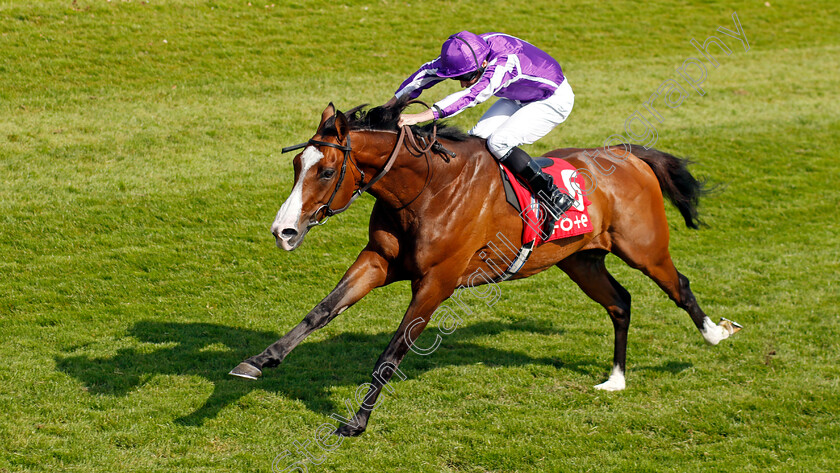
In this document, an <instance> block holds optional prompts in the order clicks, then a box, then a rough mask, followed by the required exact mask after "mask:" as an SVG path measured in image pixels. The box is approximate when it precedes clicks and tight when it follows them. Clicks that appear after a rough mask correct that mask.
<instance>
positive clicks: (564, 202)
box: [501, 148, 575, 238]
mask: <svg viewBox="0 0 840 473" xmlns="http://www.w3.org/2000/svg"><path fill="white" fill-rule="evenodd" d="M501 162H502V163H504V165H505V166H507V168H508V169H510V170H511V171H513V173H514V174H516V175H517V176H518V177H521V178H522V179H523V180H525V181H526V182H527V183H528V184H529V185H530V186H531V190H532V191H534V192H535V193H536V194H537V197H538V198H539V199H540V201H541V202H542V203H543V207H544V208H545V209H546V211H545V212H543V214H544V217H545V221H544V222H543V236H544V237H545V238H548V237H549V236H550V235H551V234H552V233H554V224H555V223H557V220H559V219H560V217H562V216H563V214H564V213H565V212H566V211H567V210H569V208H571V206H572V205H574V203H575V199H573V198H572V197H571V196H570V195H569V194H566V193H565V192H562V191H561V190H560V189H558V188H557V186H556V185H554V179H552V177H551V176H549V175H548V174H546V173H544V172H543V171H542V169H541V168H540V166H539V164H537V162H536V161H534V160H533V159H531V157H530V156H528V153H526V152H525V151H522V150H521V149H519V148H512V149H511V150H510V152H509V153H508V154H507V155H505V157H504V158H503V159H502V160H501Z"/></svg>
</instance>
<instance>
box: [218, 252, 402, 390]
mask: <svg viewBox="0 0 840 473" xmlns="http://www.w3.org/2000/svg"><path fill="white" fill-rule="evenodd" d="M392 280H393V276H392V274H391V272H390V271H389V263H388V260H386V259H385V258H384V257H383V256H382V255H381V254H380V253H378V252H376V251H373V250H370V249H365V250H363V251H362V252H361V254H359V257H358V258H356V261H355V262H354V263H353V265H351V266H350V269H348V270H347V272H346V273H345V274H344V277H343V278H341V281H339V282H338V284H337V285H336V286H335V289H333V290H332V291H331V292H330V293H329V294H328V295H327V297H325V298H324V299H323V300H322V301H321V302H319V303H318V305H316V306H315V308H313V309H312V310H311V311H310V312H309V313H308V314H306V317H304V318H303V320H302V321H301V322H300V323H299V324H298V325H297V326H296V327H295V328H293V329H292V330H291V331H289V333H287V334H286V335H285V336H284V337H283V338H281V339H280V340H278V341H276V342H274V343H273V344H272V345H271V346H269V347H268V348H266V349H265V350H264V351H263V352H262V353H260V354H259V355H256V356H252V357H251V358H248V359H247V360H245V361H244V362H242V363H240V364H239V365H238V366H237V367H236V368H234V369H233V370H231V372H230V374H231V375H234V376H240V377H243V378H249V379H256V378H257V377H259V376H260V375H261V374H262V369H263V368H266V367H272V366H277V365H279V364H280V363H281V362H282V361H283V359H284V358H286V355H288V354H289V352H291V351H292V350H293V349H294V348H295V347H296V346H298V344H299V343H300V342H302V341H303V339H305V338H306V337H307V336H308V335H309V334H310V333H312V332H314V331H315V330H318V329H319V328H321V327H323V326H325V325H327V324H328V323H329V322H330V321H331V320H332V319H333V318H335V316H337V315H338V314H340V313H342V312H343V311H344V310H345V309H347V308H348V307H350V306H351V305H353V304H355V303H356V302H358V301H359V299H361V298H362V297H364V296H365V295H366V294H367V293H368V292H370V291H371V290H372V289H374V288H377V287H379V286H383V285H386V284H389V283H391V282H392Z"/></svg>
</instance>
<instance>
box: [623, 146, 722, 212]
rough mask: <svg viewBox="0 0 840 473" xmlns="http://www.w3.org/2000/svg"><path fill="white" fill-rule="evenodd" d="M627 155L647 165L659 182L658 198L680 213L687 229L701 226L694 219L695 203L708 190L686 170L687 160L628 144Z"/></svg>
mask: <svg viewBox="0 0 840 473" xmlns="http://www.w3.org/2000/svg"><path fill="white" fill-rule="evenodd" d="M630 152H631V153H633V154H634V155H635V156H637V157H638V158H639V159H641V160H642V161H644V162H645V163H647V165H648V166H650V168H651V169H652V170H653V173H654V174H655V175H656V179H657V180H658V181H659V188H660V189H661V190H662V195H664V196H665V197H667V198H668V200H670V201H671V203H672V204H674V206H675V207H676V208H677V210H679V211H680V214H682V216H683V218H684V219H685V224H686V226H688V228H699V227H700V225H705V223H703V222H702V221H701V220H700V219H699V218H698V211H697V204H699V203H700V197H702V196H704V195H706V194H708V193H709V192H710V189H709V188H708V187H707V186H706V181H705V179H701V180H697V179H695V178H694V176H692V175H691V173H690V172H689V171H688V165H689V164H691V163H692V162H691V161H690V160H688V159H686V158H678V157H676V156H674V155H672V154H668V153H665V152H663V151H659V150H657V149H653V148H649V149H646V148H645V147H643V146H639V145H630Z"/></svg>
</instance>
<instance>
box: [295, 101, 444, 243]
mask: <svg viewBox="0 0 840 473" xmlns="http://www.w3.org/2000/svg"><path fill="white" fill-rule="evenodd" d="M412 103H419V104H421V105H425V106H426V108H429V106H428V105H426V104H425V103H423V102H421V101H419V100H413V101H411V102H409V104H412ZM406 136H408V145H407V146H406V147H407V148H409V152H410V153H411V154H413V155H415V156H420V155H426V157H427V158H428V155H429V153H430V152H431V151H435V152H439V153H441V154H445V155H447V156H449V157H451V158H454V157H455V153H453V152H452V151H449V150H448V149H446V148H444V147H443V145H441V144H440V143H439V142H438V141H437V124H435V125H434V126H433V128H432V136H431V137H430V139H429V144H428V146H425V145H426V143H425V139H424V138H423V137H422V136H421V137H420V141H421V142H422V143H423V146H421V145H420V144H419V143H418V142H417V137H415V136H414V133H413V132H412V131H411V128H410V127H408V126H403V127H401V128H400V134H399V138H397V144H396V145H394V150H393V151H391V156H389V157H388V161H386V162H385V166H384V167H383V168H382V170H381V171H379V174H377V175H376V176H374V177H373V178H372V179H371V180H370V181H368V183H367V184H364V185H361V186H360V187H359V188H358V189H356V190H355V191H353V195H352V196H350V200H349V201H348V202H347V204H346V205H345V206H344V207H341V208H340V209H333V208H331V207H330V205H331V204H332V202H333V200H334V199H335V196H336V195H337V194H338V190H339V189H340V188H341V184H342V183H343V182H344V176H345V175H346V174H347V161H350V162H351V163H353V166H354V167H355V168H356V170H357V171H359V174H360V175H361V176H360V177H359V183H363V182H364V180H365V173H364V171H362V169H361V168H360V167H359V165H358V164H356V162H355V161H354V160H353V159H352V158H351V157H350V153H351V152H352V151H353V149H352V147H351V145H350V134H349V133H348V134H347V138H346V139H345V141H346V143H347V144H346V145H342V144H340V143H338V144H336V143H329V142H327V141H319V140H315V139H311V140H309V141H307V142H306V143H300V144H297V145H294V146H287V147H285V148H283V149H282V150H281V152H282V153H288V152H289V151H294V150H298V149H301V148H305V147H307V146H309V145H312V146H316V147H317V146H327V147H330V148H335V149H338V150H341V151H343V152H344V160H343V161H342V163H341V172H340V173H339V175H338V182H337V183H336V185H335V189H333V193H332V195H330V199H329V200H328V201H327V203H326V204H324V205H322V206H321V207H320V208H319V209H318V210H317V211H316V212H315V213H314V214H313V217H314V218H316V219H317V216H318V214H319V213H321V211H323V212H324V218H323V219H321V220H310V222H309V224H308V225H307V227H306V228H307V229H308V228H312V227H315V226H319V225H323V224H325V223H327V220H329V218H330V217H332V216H333V215H337V214H340V213H341V212H344V211H345V210H347V209H348V208H349V207H350V205H351V204H352V203H353V202H355V201H356V199H358V198H359V197H361V195H362V194H364V193H365V192H367V191H368V189H370V188H371V187H373V185H374V184H376V182H377V181H379V180H380V179H382V178H383V177H384V176H385V174H387V173H388V171H390V170H391V167H392V166H393V165H394V162H395V161H396V160H397V155H399V154H400V148H401V147H402V145H403V143H404V142H405V138H406ZM415 153H416V154H415ZM427 184H428V182H427ZM424 188H425V186H424Z"/></svg>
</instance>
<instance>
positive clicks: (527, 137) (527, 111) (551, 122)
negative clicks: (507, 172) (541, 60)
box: [470, 80, 575, 159]
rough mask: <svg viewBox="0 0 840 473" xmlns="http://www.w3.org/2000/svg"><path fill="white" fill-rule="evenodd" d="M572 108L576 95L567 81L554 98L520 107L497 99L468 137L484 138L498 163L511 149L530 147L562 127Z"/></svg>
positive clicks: (558, 89) (514, 103) (505, 100)
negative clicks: (557, 127) (520, 146)
mask: <svg viewBox="0 0 840 473" xmlns="http://www.w3.org/2000/svg"><path fill="white" fill-rule="evenodd" d="M574 104H575V94H574V93H573V92H572V87H571V86H570V85H569V81H568V80H564V81H563V83H561V84H560V86H559V87H558V88H557V90H556V91H555V92H554V95H552V96H551V97H549V98H547V99H545V100H540V101H538V102H530V103H526V104H520V103H519V102H517V101H515V100H510V99H505V98H500V99H499V100H497V101H496V103H494V104H493V105H492V106H491V107H490V108H489V109H487V112H485V113H484V115H482V116H481V119H479V120H478V123H476V124H475V126H474V127H473V129H472V130H470V135H473V136H478V137H480V138H486V139H487V148H489V149H490V152H491V153H492V154H493V156H495V157H496V159H501V158H503V157H504V156H505V155H506V154H507V153H508V151H510V149H511V148H513V147H514V146H519V145H523V144H531V143H533V142H535V141H537V140H538V139H540V138H542V137H543V136H545V135H547V134H548V132H550V131H551V130H552V129H554V127H555V126H557V125H559V124H561V123H563V122H564V121H565V120H566V118H567V117H568V116H569V113H571V112H572V107H573V106H574Z"/></svg>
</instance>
